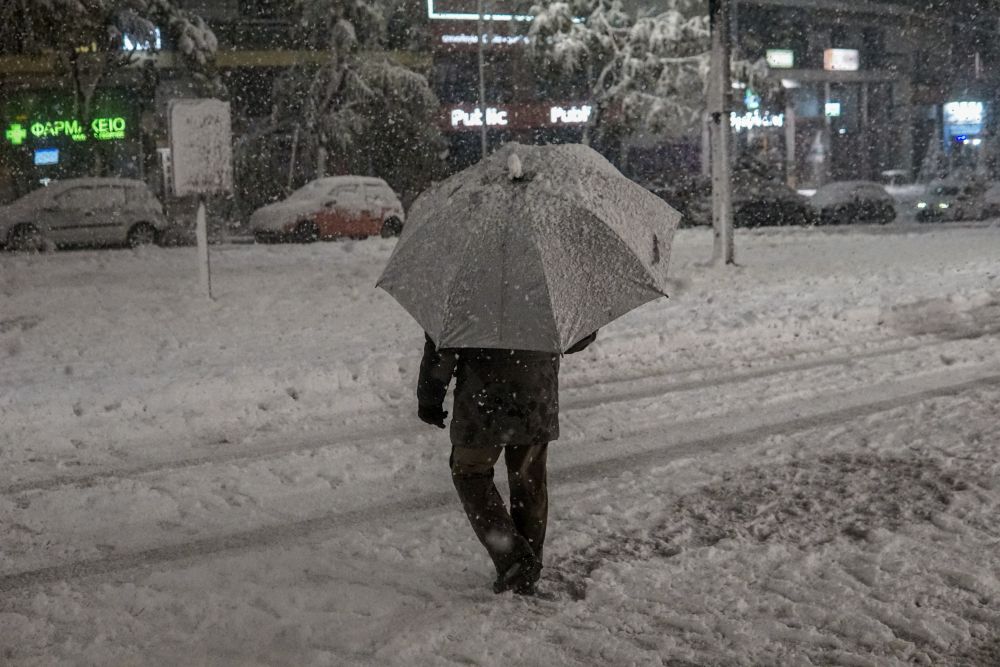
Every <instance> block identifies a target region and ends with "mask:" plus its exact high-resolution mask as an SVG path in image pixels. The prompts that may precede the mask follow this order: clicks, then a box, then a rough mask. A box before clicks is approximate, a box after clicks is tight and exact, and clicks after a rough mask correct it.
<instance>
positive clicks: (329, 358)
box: [0, 226, 1000, 665]
mask: <svg viewBox="0 0 1000 667" xmlns="http://www.w3.org/2000/svg"><path fill="white" fill-rule="evenodd" d="M738 242H739V249H740V251H741V256H740V260H741V262H742V263H743V266H741V267H738V268H735V269H731V270H727V271H715V270H709V269H705V268H702V267H700V266H699V265H698V261H699V260H702V259H704V258H705V257H707V256H708V254H709V250H710V248H709V244H710V239H709V235H708V234H707V233H706V232H704V231H700V230H683V231H682V232H680V233H679V235H678V237H677V239H676V248H675V251H674V253H675V254H674V257H673V258H672V266H673V270H672V272H673V275H674V278H675V289H674V294H673V297H674V298H672V299H671V300H669V301H664V302H660V303H655V304H650V305H648V306H646V307H644V308H642V309H640V310H639V311H636V312H634V313H632V314H630V315H629V316H627V317H626V318H623V319H622V320H621V321H619V322H617V323H615V324H614V325H612V326H609V327H607V328H606V329H605V330H604V331H602V333H601V336H600V337H599V339H598V342H597V343H596V344H595V345H594V346H592V347H591V348H590V349H589V350H587V351H586V352H584V353H582V354H581V355H575V356H574V357H570V358H567V359H566V361H565V363H564V373H563V377H562V380H563V382H562V384H563V396H562V403H563V419H562V421H563V439H562V440H560V441H559V442H558V443H557V444H556V445H553V452H552V464H551V465H552V478H553V484H552V486H553V497H552V508H553V509H552V512H553V517H552V519H553V520H552V528H551V536H550V542H549V545H548V546H547V548H546V561H547V565H548V567H547V569H546V571H545V573H544V579H543V585H542V595H541V596H540V597H539V598H537V599H518V598H514V597H511V596H509V595H506V596H501V597H495V596H493V595H492V594H491V593H490V592H489V589H488V584H489V580H490V571H489V570H490V568H489V565H488V563H487V560H486V558H485V555H484V554H483V553H481V548H480V547H479V545H478V544H477V543H476V542H475V539H474V537H473V535H472V533H471V531H470V530H469V529H468V527H467V526H466V525H465V523H464V522H465V520H464V517H463V516H462V514H461V512H460V509H459V507H458V503H457V500H456V499H455V498H454V497H453V491H452V489H451V488H450V480H449V479H448V475H447V467H446V466H447V456H448V451H447V444H446V436H444V434H442V433H441V432H440V431H437V430H436V429H430V428H428V427H424V426H423V425H422V424H420V423H419V422H417V421H416V420H415V419H414V418H413V416H412V413H413V400H414V399H413V384H414V381H415V374H416V368H417V363H418V361H419V351H420V345H421V339H422V334H421V332H420V331H419V330H418V329H416V327H415V325H414V324H413V323H412V321H411V320H410V319H409V318H408V316H407V315H406V314H405V313H404V312H403V311H402V309H401V308H399V307H398V306H397V305H396V304H395V303H394V302H393V301H392V300H391V298H389V297H388V296H387V295H385V294H384V293H382V292H380V291H376V290H374V289H373V288H372V285H373V284H374V281H375V278H376V276H377V275H378V272H379V270H380V269H381V266H382V265H383V264H384V262H385V261H386V259H387V258H388V254H389V252H391V249H392V245H393V243H394V241H391V240H389V241H384V240H378V239H372V240H369V241H365V242H346V243H324V244H316V245H311V246H230V247H223V248H220V249H218V250H217V252H216V253H215V255H214V257H213V263H214V268H215V270H216V275H215V284H216V287H217V293H218V300H217V301H216V302H214V303H208V302H206V301H204V300H202V299H199V298H198V297H197V296H196V295H195V285H196V275H195V273H194V271H193V269H194V268H195V267H194V258H193V251H192V250H191V249H149V250H142V251H139V252H130V251H121V252H72V253H58V254H54V255H43V256H37V257H16V256H2V257H0V359H2V360H3V363H2V365H0V424H2V428H0V467H2V469H3V470H4V474H3V476H2V477H0V494H2V495H0V527H2V531H3V535H4V538H3V542H2V555H0V591H2V594H0V626H2V627H3V628H4V629H5V631H4V632H3V633H0V660H2V661H5V662H9V663H11V664H18V665H20V664H39V665H42V664H45V665H48V664H53V663H58V664H81V663H82V664H95V665H96V664H102V665H103V664H178V662H183V663H186V664H211V665H217V664H231V665H246V664H262V665H264V664H266V665H275V664H280V665H285V664H287V665H306V664H316V665H327V664H328V665H342V664H373V665H381V664H399V665H403V664H407V665H409V664H442V665H446V664H488V665H494V664H495V665H510V664H523V665H543V664H545V665H547V664H581V665H587V664H643V665H645V664H650V665H657V664H675V665H684V664H696V665H719V664H851V665H867V664H871V665H887V664H912V663H914V662H916V663H918V664H919V663H923V664H970V665H978V664H982V665H990V664H996V663H997V662H998V661H1000V641H998V640H997V639H996V638H997V637H1000V598H998V594H1000V582H998V579H997V577H998V574H1000V572H998V567H997V565H996V564H995V559H994V558H993V554H995V552H996V548H997V545H998V543H1000V521H998V520H997V519H996V516H997V510H998V504H1000V489H997V488H995V487H996V485H995V482H994V480H995V478H996V477H997V472H998V467H1000V451H998V447H1000V418H998V413H997V408H996V406H997V405H998V399H1000V350H998V346H997V336H998V334H1000V277H998V276H1000V265H998V262H997V260H996V256H997V255H996V249H997V248H1000V229H997V228H995V227H992V228H991V227H985V228H977V229H968V228H961V229H958V228H951V229H949V228H947V227H946V226H941V227H937V228H934V230H933V231H927V230H926V229H924V230H921V233H916V234H907V233H899V234H893V233H881V232H880V233H879V234H868V233H865V232H864V231H863V230H859V231H857V232H849V233H836V234H827V233H820V232H819V231H817V230H781V231H773V230H772V231H767V232H754V233H741V234H740V235H739V236H738Z"/></svg>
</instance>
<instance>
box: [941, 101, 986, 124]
mask: <svg viewBox="0 0 1000 667" xmlns="http://www.w3.org/2000/svg"><path fill="white" fill-rule="evenodd" d="M983 108H984V107H983V103H982V102H948V103H947V104H945V105H944V122H946V123H948V124H950V125H979V124H981V123H982V122H983Z"/></svg>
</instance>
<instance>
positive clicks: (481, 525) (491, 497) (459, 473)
mask: <svg viewBox="0 0 1000 667" xmlns="http://www.w3.org/2000/svg"><path fill="white" fill-rule="evenodd" d="M501 452H503V454H504V459H505V462H506V464H507V480H508V482H509V484H510V507H511V509H510V512H508V511H507V508H506V507H505V506H504V503H503V498H501V497H500V492H499V491H497V487H496V485H495V484H494V483H493V466H494V465H495V464H496V462H497V460H499V458H500V453H501ZM547 453H548V443H541V444H538V445H527V446H521V447H452V450H451V461H450V465H451V477H452V481H454V482H455V489H456V490H457V491H458V497H459V498H460V499H461V500H462V507H464V508H465V513H466V515H467V516H468V517H469V523H471V524H472V529H473V530H474V531H476V537H478V538H479V541H480V542H482V544H483V546H484V547H486V550H487V551H488V552H489V554H490V558H492V559H493V564H494V565H495V566H496V568H497V573H501V574H502V573H503V572H506V570H507V568H509V567H510V566H511V564H513V563H514V562H516V561H518V560H519V559H521V558H523V557H525V556H526V555H527V554H528V553H533V554H534V555H535V557H536V558H537V559H538V561H539V562H541V560H542V545H543V544H544V543H545V525H546V522H547V519H548V512H549V496H548V488H547V485H546V476H545V461H546V454H547Z"/></svg>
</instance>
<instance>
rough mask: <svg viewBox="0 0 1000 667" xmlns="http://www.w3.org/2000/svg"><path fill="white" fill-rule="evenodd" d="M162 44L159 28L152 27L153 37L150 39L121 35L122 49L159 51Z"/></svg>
mask: <svg viewBox="0 0 1000 667" xmlns="http://www.w3.org/2000/svg"><path fill="white" fill-rule="evenodd" d="M162 45H163V42H162V41H161V40H160V29H159V28H153V39H151V40H146V41H139V40H138V39H133V38H132V37H129V36H128V35H123V36H122V51H159V50H160V48H161V47H162Z"/></svg>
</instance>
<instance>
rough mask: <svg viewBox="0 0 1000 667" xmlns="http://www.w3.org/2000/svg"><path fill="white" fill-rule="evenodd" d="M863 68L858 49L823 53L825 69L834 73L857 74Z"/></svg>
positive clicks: (831, 50)
mask: <svg viewBox="0 0 1000 667" xmlns="http://www.w3.org/2000/svg"><path fill="white" fill-rule="evenodd" d="M860 66H861V56H860V55H859V54H858V50H857V49H827V50H825V51H823V69H826V70H830V71H834V72H856V71H857V70H858V68H859V67H860Z"/></svg>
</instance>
